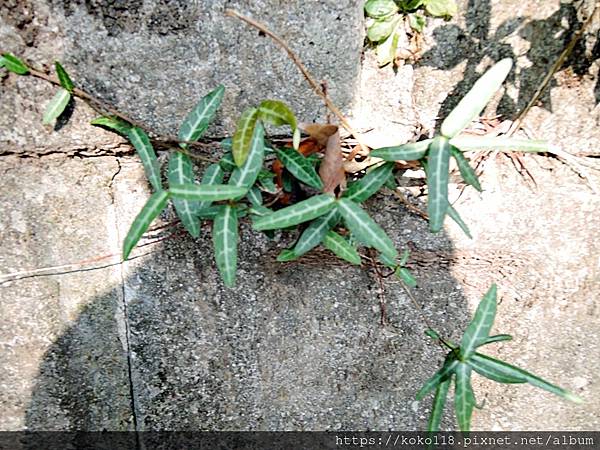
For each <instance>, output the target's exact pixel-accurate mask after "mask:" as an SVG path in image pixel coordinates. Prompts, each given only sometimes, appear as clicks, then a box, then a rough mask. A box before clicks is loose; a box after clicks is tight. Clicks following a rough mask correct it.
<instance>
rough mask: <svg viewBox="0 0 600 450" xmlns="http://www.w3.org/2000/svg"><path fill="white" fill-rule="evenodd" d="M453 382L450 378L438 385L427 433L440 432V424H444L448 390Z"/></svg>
mask: <svg viewBox="0 0 600 450" xmlns="http://www.w3.org/2000/svg"><path fill="white" fill-rule="evenodd" d="M451 381H452V380H451V379H450V378H448V379H447V380H446V381H442V382H441V383H440V384H438V386H437V389H436V391H435V396H434V397H433V403H432V405H431V414H430V415H429V421H428V422H427V431H428V432H429V433H436V432H438V431H439V430H440V423H441V422H442V414H443V413H444V406H445V405H446V398H447V397H448V388H449V387H450V382H451Z"/></svg>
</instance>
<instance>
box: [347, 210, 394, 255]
mask: <svg viewBox="0 0 600 450" xmlns="http://www.w3.org/2000/svg"><path fill="white" fill-rule="evenodd" d="M337 206H338V211H339V212H340V214H341V215H342V217H343V218H344V222H345V223H346V225H347V226H348V228H349V229H350V231H351V232H352V233H353V234H354V236H356V238H357V239H358V240H360V241H361V242H363V243H364V244H366V245H369V246H371V247H373V248H375V249H377V250H379V251H380V252H381V253H385V255H386V256H388V257H390V258H392V259H396V258H397V257H398V251H397V250H396V248H395V247H394V243H393V242H392V240H391V239H390V238H389V237H388V235H387V234H386V233H385V231H383V229H382V228H381V227H380V226H379V225H377V223H375V221H374V220H373V219H371V217H370V216H369V215H368V214H367V213H366V212H365V211H364V210H363V209H362V208H361V207H360V206H358V205H357V204H356V203H354V202H353V201H352V200H348V199H346V198H341V199H339V200H338V201H337Z"/></svg>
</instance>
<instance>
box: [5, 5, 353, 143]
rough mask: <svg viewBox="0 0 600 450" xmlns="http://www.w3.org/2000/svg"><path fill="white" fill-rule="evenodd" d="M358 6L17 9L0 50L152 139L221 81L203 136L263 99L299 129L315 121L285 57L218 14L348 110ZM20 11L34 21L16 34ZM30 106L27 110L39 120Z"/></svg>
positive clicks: (319, 113)
mask: <svg viewBox="0 0 600 450" xmlns="http://www.w3.org/2000/svg"><path fill="white" fill-rule="evenodd" d="M359 3H360V2H355V1H352V0H348V1H341V2H340V1H335V2H334V1H328V2H320V1H311V2H305V1H291V2H285V4H279V3H277V2H270V1H260V2H255V1H253V2H244V1H234V2H226V1H222V0H220V1H207V2H199V1H196V2H175V3H173V2H165V1H162V0H156V1H151V2H148V1H146V2H142V1H140V0H127V1H123V2H118V3H113V2H61V1H59V0H53V1H49V2H46V1H26V2H18V4H17V5H15V6H13V7H12V8H11V7H10V6H8V5H7V6H6V7H3V8H2V10H3V14H2V17H3V20H4V23H5V25H4V27H2V28H3V29H2V32H1V34H0V37H1V38H2V40H3V42H6V47H7V50H10V51H14V52H16V53H20V54H22V55H23V56H24V57H26V58H28V59H31V60H32V61H33V62H36V63H37V64H43V65H49V64H51V63H53V60H54V59H60V60H61V61H62V62H63V63H64V65H65V67H66V68H68V70H69V71H70V72H72V75H73V79H74V80H76V81H77V83H79V84H80V85H81V86H83V87H84V88H86V89H87V90H89V91H91V92H92V93H94V94H96V95H98V96H99V97H100V98H102V99H104V100H106V101H109V102H111V103H112V104H114V105H115V106H116V107H117V108H118V109H119V110H120V111H123V112H125V113H127V114H129V115H130V116H131V117H133V118H134V119H137V120H139V121H141V122H142V123H144V124H146V125H148V126H149V127H150V128H151V129H153V130H155V131H157V132H160V133H162V134H170V135H175V134H176V132H177V130H178V128H179V125H180V124H181V121H182V120H183V118H184V117H185V115H186V114H187V112H189V111H190V110H191V109H192V108H193V106H194V105H195V103H196V102H197V101H198V100H199V99H200V98H201V97H202V96H203V95H205V94H207V93H208V92H209V91H210V90H212V89H214V88H215V87H216V86H217V85H218V84H219V83H222V84H224V85H225V86H226V88H227V92H226V95H225V99H224V104H223V108H222V109H221V112H220V114H219V116H218V118H217V121H216V124H215V125H214V126H213V127H212V128H211V131H210V132H211V133H212V134H216V135H222V134H223V133H225V132H231V131H232V130H233V129H234V128H235V121H236V119H237V117H238V116H239V114H240V113H241V112H242V111H243V110H244V109H245V108H247V107H249V106H255V105H256V104H257V102H260V101H261V100H264V99H265V98H277V99H280V100H283V101H285V102H286V103H288V104H289V105H291V106H292V108H293V109H294V111H295V112H297V114H298V117H300V118H301V119H302V120H303V121H306V122H312V121H314V120H317V119H320V118H321V119H322V118H323V117H324V113H325V110H324V108H323V107H322V102H320V101H318V100H317V97H315V96H314V94H313V93H312V91H311V89H310V87H309V86H308V85H307V84H306V82H305V80H304V79H303V77H302V75H301V74H300V73H299V71H298V69H297V68H296V67H295V66H294V64H293V63H292V62H291V60H290V59H289V58H288V56H287V54H286V53H285V52H284V51H283V50H281V49H280V48H279V47H277V46H276V45H275V44H274V43H273V41H272V40H271V39H270V38H268V37H266V36H260V35H259V34H258V31H257V30H255V29H252V28H250V27H249V26H248V25H246V24H244V23H242V22H241V21H239V20H238V19H233V18H230V17H226V16H225V15H224V11H225V9H226V8H232V9H236V10H239V11H240V12H241V13H244V14H248V15H250V16H253V17H256V18H260V20H261V21H264V22H265V23H267V24H268V25H269V28H271V29H272V30H273V31H274V32H276V33H277V34H279V35H280V36H281V37H282V38H283V39H285V40H286V41H287V42H289V43H290V45H291V46H292V48H293V49H294V50H295V51H296V52H298V54H299V55H301V57H302V59H303V60H304V61H305V63H306V66H307V67H308V69H309V70H310V71H311V72H312V73H313V74H314V75H315V77H316V78H317V79H318V80H322V79H323V80H327V83H328V90H329V94H330V95H331V97H332V99H334V100H335V101H336V102H338V103H339V104H341V105H342V106H344V107H348V106H350V103H351V101H352V99H353V96H354V91H355V89H356V80H357V77H358V71H359V68H360V51H361V47H362V11H361V7H360V5H359ZM24 9H25V10H30V11H31V10H33V11H34V13H33V14H35V16H36V21H35V22H27V23H26V24H24V25H22V26H21V28H19V27H18V24H19V19H20V18H21V17H22V16H23V10H24ZM32 36H33V37H32ZM27 42H32V43H33V45H34V47H33V48H26V47H25V46H24V44H27ZM30 45H31V44H30ZM45 89H46V90H47V91H48V86H45ZM11 92H14V90H12V91H11ZM28 92H29V91H28ZM50 96H51V94H48V95H47V97H48V98H50ZM35 98H36V99H37V101H38V102H39V101H40V97H39V96H36V97H35ZM42 98H45V97H42ZM40 103H41V102H40ZM40 103H38V105H39V106H37V107H36V108H35V109H34V111H37V110H39V111H40V115H41V111H42V109H41V107H42V105H43V103H41V104H40ZM38 108H39V109H38ZM15 128H16V129H17V130H18V129H19V128H20V127H15Z"/></svg>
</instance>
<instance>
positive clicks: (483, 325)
mask: <svg viewBox="0 0 600 450" xmlns="http://www.w3.org/2000/svg"><path fill="white" fill-rule="evenodd" d="M496 304H497V301H496V285H495V284H492V286H491V287H490V289H489V290H488V291H487V293H486V294H485V295H484V296H483V299H482V300H481V302H479V306H478V307H477V310H476V311H475V315H474V316H473V320H471V323H470V324H469V326H468V327H467V329H466V330H465V334H463V337H462V339H461V341H460V354H461V358H462V359H463V360H465V359H468V358H469V357H470V356H471V355H472V354H473V353H474V352H475V349H476V348H477V347H478V346H479V345H481V344H482V343H483V342H485V340H486V339H487V337H488V336H489V334H490V330H491V329H492V325H494V318H495V317H496Z"/></svg>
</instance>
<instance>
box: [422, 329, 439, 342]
mask: <svg viewBox="0 0 600 450" xmlns="http://www.w3.org/2000/svg"><path fill="white" fill-rule="evenodd" d="M425 334H426V335H427V336H429V337H430V338H431V339H433V340H435V341H439V340H440V339H441V336H440V334H439V333H438V332H437V331H435V330H433V329H431V328H427V330H425Z"/></svg>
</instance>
